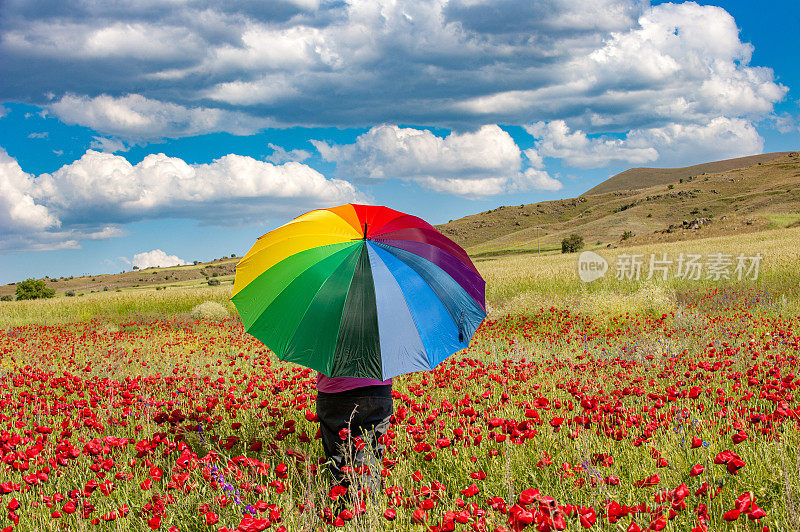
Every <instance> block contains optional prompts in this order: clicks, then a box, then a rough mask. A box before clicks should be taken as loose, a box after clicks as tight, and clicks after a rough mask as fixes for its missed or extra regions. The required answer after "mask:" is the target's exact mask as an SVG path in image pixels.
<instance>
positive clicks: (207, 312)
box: [189, 301, 230, 320]
mask: <svg viewBox="0 0 800 532" xmlns="http://www.w3.org/2000/svg"><path fill="white" fill-rule="evenodd" d="M189 314H190V315H191V316H192V318H194V319H200V318H203V319H207V320H222V319H225V318H227V317H229V316H230V315H229V314H228V311H227V310H226V309H225V307H223V306H222V305H220V304H219V303H217V302H216V301H205V302H203V303H200V304H199V305H197V306H196V307H194V308H193V309H192V310H191V312H190V313H189Z"/></svg>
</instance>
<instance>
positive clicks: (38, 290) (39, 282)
mask: <svg viewBox="0 0 800 532" xmlns="http://www.w3.org/2000/svg"><path fill="white" fill-rule="evenodd" d="M54 295H56V291H55V290H53V289H52V288H48V287H47V283H46V282H45V281H44V279H33V278H29V279H25V280H24V281H22V282H21V283H19V284H18V285H17V301H19V300H21V299H39V298H48V297H53V296H54Z"/></svg>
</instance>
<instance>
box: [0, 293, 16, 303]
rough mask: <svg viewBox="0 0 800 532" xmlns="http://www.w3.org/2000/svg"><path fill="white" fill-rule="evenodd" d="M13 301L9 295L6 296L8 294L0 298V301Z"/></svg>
mask: <svg viewBox="0 0 800 532" xmlns="http://www.w3.org/2000/svg"><path fill="white" fill-rule="evenodd" d="M13 299H14V298H13V297H11V296H10V295H8V294H6V295H4V296H3V297H0V301H11V300H13Z"/></svg>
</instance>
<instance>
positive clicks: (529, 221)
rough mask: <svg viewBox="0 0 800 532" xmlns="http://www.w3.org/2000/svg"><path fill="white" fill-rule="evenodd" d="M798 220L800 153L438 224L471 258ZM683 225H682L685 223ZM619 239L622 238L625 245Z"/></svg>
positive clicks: (710, 233)
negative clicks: (567, 241) (573, 239)
mask: <svg viewBox="0 0 800 532" xmlns="http://www.w3.org/2000/svg"><path fill="white" fill-rule="evenodd" d="M799 221H800V154H798V152H787V154H786V155H782V156H779V157H777V158H774V159H773V160H771V161H768V162H762V163H761V164H760V165H759V164H755V165H753V166H748V167H745V168H737V169H733V170H728V171H722V172H716V173H706V175H693V176H689V177H687V178H676V180H675V181H674V182H673V183H669V184H663V183H662V184H656V185H653V186H648V187H646V188H640V189H637V190H625V191H614V192H607V193H600V194H589V195H583V196H580V197H578V198H573V199H564V200H557V201H546V202H541V203H535V204H530V205H519V206H502V207H498V208H497V209H492V210H490V211H486V212H482V213H479V214H474V215H471V216H466V217H464V218H461V219H458V220H454V221H452V222H450V223H447V224H443V225H440V226H438V229H439V230H441V231H442V232H443V233H445V234H446V235H448V236H449V237H450V238H452V239H454V240H455V241H456V242H458V243H459V244H461V245H462V246H464V247H465V248H466V249H467V251H468V252H469V253H470V254H472V255H473V256H479V257H480V256H481V255H492V254H497V253H515V252H520V253H525V252H531V251H533V252H535V251H537V248H539V249H541V250H542V251H548V250H556V249H560V243H561V240H562V239H563V238H564V237H565V236H567V235H569V234H570V233H573V232H574V233H578V234H580V235H582V236H583V237H584V240H585V241H586V244H587V246H589V247H596V246H600V245H603V246H608V245H611V246H618V245H622V244H625V245H627V244H636V243H647V242H655V241H674V240H681V239H690V238H695V237H703V236H715V235H722V234H732V233H733V232H735V231H738V232H750V231H757V230H761V229H764V228H767V227H776V226H778V227H784V226H787V225H790V224H794V223H798V222H799ZM684 222H686V223H685V224H684ZM623 236H624V237H625V238H624V240H623Z"/></svg>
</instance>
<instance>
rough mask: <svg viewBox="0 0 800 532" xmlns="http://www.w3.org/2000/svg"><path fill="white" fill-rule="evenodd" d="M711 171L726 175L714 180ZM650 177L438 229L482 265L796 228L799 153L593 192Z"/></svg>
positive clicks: (119, 282)
mask: <svg viewBox="0 0 800 532" xmlns="http://www.w3.org/2000/svg"><path fill="white" fill-rule="evenodd" d="M742 161H750V166H744V167H742V166H740V165H741V164H742ZM759 163H760V164H759ZM703 168H705V170H703ZM710 168H718V169H719V168H723V169H721V170H717V171H715V172H710V171H709V170H708V169H710ZM689 169H692V171H688V170H689ZM698 169H699V170H698ZM644 170H653V169H646V168H645V169H641V168H640V169H632V170H628V171H626V172H622V173H621V174H618V175H616V176H614V177H612V178H610V179H609V180H608V181H606V182H605V183H601V184H600V185H598V186H596V187H594V188H593V189H592V190H590V191H589V192H587V193H586V194H584V195H582V196H579V197H577V198H571V199H562V200H557V201H543V202H540V203H533V204H528V205H513V206H500V207H497V208H496V209H492V210H489V211H486V212H482V213H478V214H473V215H470V216H465V217H464V218H460V219H458V220H453V221H451V222H449V223H446V224H442V225H439V226H437V228H438V229H439V230H440V231H442V232H443V233H444V234H446V235H448V236H449V237H450V238H452V239H453V240H455V241H456V242H457V243H459V244H460V245H462V246H464V247H465V248H466V250H467V252H468V253H470V255H471V256H472V257H473V258H474V259H475V260H478V261H480V260H490V259H491V257H492V256H493V255H498V254H508V253H536V252H537V251H540V252H542V253H557V252H559V251H560V247H561V240H562V239H563V238H564V237H565V236H567V235H569V234H570V233H578V234H580V235H581V236H583V238H584V240H585V242H586V246H587V248H590V249H591V248H597V247H601V246H603V247H617V246H627V245H633V244H644V243H650V242H667V241H675V240H687V239H693V238H702V237H711V236H721V235H729V234H737V233H745V232H753V231H760V230H763V229H767V228H771V227H789V226H798V225H800V153H799V152H784V153H777V154H775V153H773V154H766V155H759V156H754V157H743V158H740V159H731V160H729V161H719V162H715V163H706V164H702V165H695V166H690V167H687V168H673V169H668V171H673V172H676V173H675V174H672V175H673V176H674V179H672V180H671V181H664V179H666V178H664V177H663V176H659V177H656V178H653V179H654V180H656V182H655V183H654V184H651V183H645V184H646V185H647V186H645V187H639V188H634V189H623V190H617V189H614V188H613V187H612V190H611V191H609V192H597V191H598V190H603V189H602V187H603V186H605V185H606V184H607V183H609V182H612V181H615V180H616V181H615V184H614V187H616V186H617V185H619V183H620V182H621V176H625V175H626V174H627V175H628V177H630V176H631V175H635V174H633V172H636V171H639V172H642V171H644ZM665 171H667V170H658V172H665ZM678 171H681V172H683V173H680V172H678ZM687 171H688V173H687ZM629 172H630V173H629ZM704 172H705V173H704ZM638 175H640V176H644V174H642V173H640V174H638ZM626 179H627V178H626ZM639 179H641V180H645V179H649V178H646V177H640V178H639ZM798 260H800V255H798ZM238 261H239V259H238V258H234V257H223V258H221V259H216V260H213V261H210V262H206V263H197V264H190V265H186V266H173V267H171V268H148V269H146V270H135V271H128V272H123V273H117V274H104V275H88V276H79V277H60V278H52V279H51V278H46V279H45V280H46V281H47V282H48V285H49V286H51V287H52V288H54V289H55V290H56V293H57V296H64V295H65V294H66V293H67V292H68V291H69V292H73V293H74V294H75V295H76V296H80V295H81V294H85V293H89V292H100V291H116V290H121V291H126V290H154V289H162V288H170V289H171V288H179V287H187V286H203V285H207V284H208V280H210V279H216V280H219V281H220V282H221V283H222V284H230V283H231V282H232V280H233V275H234V271H235V266H236V263H237V262H238ZM20 280H22V279H20ZM15 289H16V285H15V284H14V283H10V284H7V285H2V286H0V297H2V296H13V294H14V291H15Z"/></svg>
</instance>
